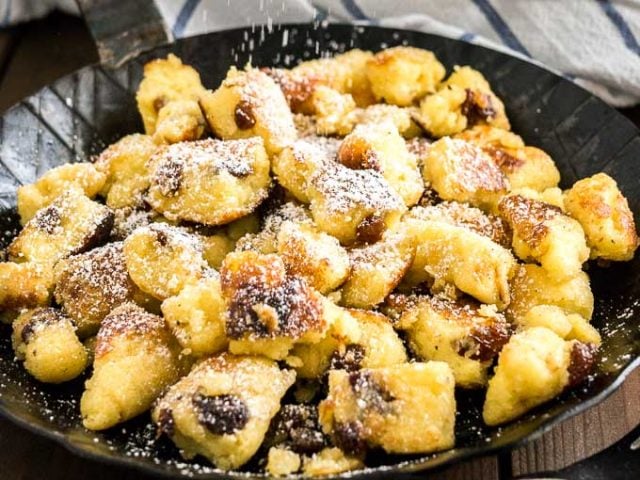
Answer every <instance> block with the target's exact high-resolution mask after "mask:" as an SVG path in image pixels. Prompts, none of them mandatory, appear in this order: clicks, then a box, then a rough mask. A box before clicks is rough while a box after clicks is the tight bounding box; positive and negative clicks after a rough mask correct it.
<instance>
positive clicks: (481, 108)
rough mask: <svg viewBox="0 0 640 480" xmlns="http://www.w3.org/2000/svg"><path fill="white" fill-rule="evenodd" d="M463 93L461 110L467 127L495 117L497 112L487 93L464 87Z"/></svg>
mask: <svg viewBox="0 0 640 480" xmlns="http://www.w3.org/2000/svg"><path fill="white" fill-rule="evenodd" d="M465 93H466V98H465V100H464V103H463V104H462V107H461V111H462V114H463V115H464V116H465V117H467V121H468V123H469V127H473V126H474V125H477V124H478V123H480V122H483V121H487V120H490V119H493V118H495V116H496V113H497V112H496V110H495V108H494V107H493V102H492V101H491V97H490V96H489V95H487V94H485V93H482V92H479V91H473V90H471V89H470V88H467V89H465Z"/></svg>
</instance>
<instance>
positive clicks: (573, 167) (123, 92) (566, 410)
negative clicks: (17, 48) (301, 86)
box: [0, 25, 640, 478]
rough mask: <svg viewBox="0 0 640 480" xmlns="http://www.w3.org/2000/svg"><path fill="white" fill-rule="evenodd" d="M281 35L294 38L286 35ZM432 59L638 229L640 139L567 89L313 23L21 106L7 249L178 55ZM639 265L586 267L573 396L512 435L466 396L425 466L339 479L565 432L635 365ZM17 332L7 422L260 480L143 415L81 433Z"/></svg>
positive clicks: (444, 48) (501, 64)
mask: <svg viewBox="0 0 640 480" xmlns="http://www.w3.org/2000/svg"><path fill="white" fill-rule="evenodd" d="M285 32H286V33H285ZM401 44H406V45H413V46H417V47H422V48H427V49H430V50H432V51H434V53H435V54H436V55H437V56H438V58H439V59H440V61H441V62H443V63H444V64H445V66H446V67H447V68H448V69H451V68H452V67H453V66H454V65H457V64H459V65H466V64H468V65H471V66H473V67H474V68H476V69H478V70H480V71H481V72H482V73H483V74H484V75H485V76H486V77H487V79H488V80H489V81H490V83H491V85H492V87H493V88H494V90H495V91H496V93H497V94H498V96H500V97H501V98H502V99H503V100H504V102H505V105H506V107H507V112H508V115H509V118H510V120H511V122H512V126H513V130H514V131H515V132H517V133H519V134H521V135H522V136H523V137H524V140H525V142H526V143H527V144H531V145H535V146H537V147H540V148H542V149H543V150H545V151H547V152H548V153H549V154H550V155H551V156H552V157H553V158H554V159H555V161H556V164H557V166H558V168H559V170H560V172H561V174H562V179H563V183H562V186H563V187H567V186H569V185H571V184H572V183H573V182H574V181H575V180H577V179H579V178H583V177H586V176H589V175H591V174H594V173H596V172H599V171H605V172H607V173H608V174H610V175H611V176H612V177H614V178H615V179H616V180H617V181H618V184H619V186H620V188H621V190H622V191H623V193H624V194H625V195H626V196H627V198H628V199H629V203H630V206H631V208H632V210H633V211H634V214H635V220H636V223H637V224H640V215H639V214H640V132H639V131H638V130H637V129H636V127H635V126H634V125H633V124H632V123H631V122H629V121H628V120H627V119H626V118H624V117H623V116H622V115H621V114H619V113H618V112H616V111H615V110H614V109H612V108H611V107H609V106H607V105H605V104H604V103H603V102H602V101H600V100H599V99H597V98H595V97H594V96H592V95H591V94H590V93H588V92H586V91H585V90H583V89H581V88H579V87H577V86H576V85H574V84H573V83H571V82H569V81H568V80H565V79H563V78H561V77H559V76H557V75H554V74H552V73H550V72H548V71H546V70H544V69H542V68H539V67H537V66H535V65H533V64H530V63H528V62H525V61H522V60H519V59H516V58H513V57H510V56H508V55H505V54H502V53H498V52H495V51H492V50H488V49H485V48H482V47H478V46H475V45H471V44H468V43H464V42H461V41H457V40H451V39H446V38H442V37H438V36H434V35H428V34H424V33H419V32H412V31H404V30H393V29H386V28H379V27H354V26H347V25H330V26H321V27H320V28H316V26H313V25H289V26H283V27H277V28H275V29H273V30H272V31H271V32H269V31H267V29H266V28H260V27H257V28H254V29H252V28H244V29H236V30H229V31H225V32H218V33H211V34H206V35H202V36H198V37H192V38H188V39H184V40H180V41H178V42H176V43H175V44H172V45H169V46H165V47H161V48H158V49H155V50H154V51H152V52H149V53H147V54H144V55H142V56H141V57H139V58H137V59H134V60H133V61H131V62H129V63H127V64H125V65H124V66H123V67H121V68H119V69H117V70H115V71H112V70H111V71H107V70H105V69H103V68H101V67H99V66H92V67H87V68H84V69H82V70H80V71H78V72H76V73H74V74H72V75H70V76H67V77H64V78H62V79H60V80H58V81H56V82H55V83H53V84H52V85H50V86H48V87H46V88H44V89H42V90H41V91H39V92H37V93H36V94H35V95H33V96H31V97H29V98H26V99H25V100H23V101H22V102H21V103H19V104H18V105H16V106H14V107H13V108H11V109H10V110H9V111H7V112H6V113H5V114H4V116H3V117H2V118H0V234H1V235H0V239H1V242H2V244H1V246H4V245H6V244H7V243H8V241H9V240H10V239H11V237H12V236H14V235H15V233H16V228H17V225H18V223H17V216H16V209H15V205H16V198H15V189H16V187H17V186H19V185H20V184H26V183H31V182H33V181H34V180H35V179H36V178H37V177H38V176H40V175H42V174H43V173H44V172H45V171H47V170H48V169H50V168H52V167H55V166H57V165H60V164H63V163H66V162H73V161H83V160H87V159H89V158H90V157H91V156H92V155H95V154H97V153H99V152H100V151H101V150H102V149H103V148H104V147H105V146H106V145H108V144H109V143H111V142H113V141H114V140H116V139H118V138H119V137H120V136H122V135H125V134H128V133H132V132H135V131H142V123H141V121H140V118H139V115H138V112H137V110H136V106H135V91H136V89H137V86H138V83H139V81H140V79H141V75H142V66H143V64H144V63H145V62H146V61H147V60H149V59H152V58H156V57H159V56H165V55H166V54H167V53H169V52H174V53H176V54H177V55H178V56H180V57H181V58H182V59H183V61H184V62H185V63H187V64H190V65H193V66H194V67H196V69H197V70H198V71H199V72H200V74H201V76H202V80H203V83H204V85H205V86H206V87H208V88H214V87H216V86H217V85H218V83H219V82H220V81H221V80H222V79H223V78H224V76H225V73H226V71H227V69H228V68H229V66H231V65H239V66H242V65H244V64H245V63H246V62H248V61H250V62H251V63H252V64H253V65H258V66H271V65H275V66H292V65H295V63H297V61H299V60H305V59H309V58H314V57H318V56H320V55H326V54H329V53H334V52H341V51H344V50H348V49H350V48H363V49H369V50H379V49H381V48H385V47H389V46H395V45H401ZM639 257H640V256H637V257H636V259H635V260H634V261H632V262H630V263H625V264H620V265H614V266H612V267H610V268H607V269H603V268H599V267H597V266H596V265H589V266H588V268H589V274H590V276H591V278H592V287H593V290H594V294H595V297H596V309H595V315H594V319H593V324H594V325H595V326H597V327H598V328H599V329H600V331H601V332H602V333H603V346H602V349H601V356H600V359H599V363H598V366H597V372H596V373H595V375H593V377H592V378H591V379H590V380H589V382H588V383H586V384H585V385H584V387H583V388H580V389H578V390H577V391H574V392H571V393H568V394H565V395H563V396H562V397H561V398H560V399H558V400H555V401H553V402H550V403H548V404H546V405H544V406H542V407H540V408H538V409H536V410H535V411H533V412H531V413H530V414H528V415H525V416H524V417H523V418H522V419H520V420H519V421H517V422H514V423H512V424H510V425H508V426H506V427H504V428H488V427H486V426H484V425H483V423H482V421H481V416H480V413H481V409H482V401H483V394H482V393H480V392H478V393H468V392H458V393H457V400H458V410H459V414H458V417H457V426H456V431H457V441H456V448H455V449H452V450H449V451H446V452H442V453H438V454H434V455H429V456H426V457H425V456H414V457H393V456H388V455H382V454H379V453H373V454H370V455H369V458H368V459H367V463H368V464H369V465H371V468H369V469H367V470H365V471H360V472H354V473H353V474H346V475H343V476H342V477H343V478H344V477H354V478H359V477H365V476H366V477H368V478H380V477H393V478H397V477H398V476H399V475H400V474H401V473H403V474H405V475H406V476H407V477H411V476H412V474H415V472H417V471H421V470H425V469H429V468H433V467H436V466H440V465H443V464H446V463H450V462H453V461H456V460H460V459H463V458H467V457H470V456H475V455H486V454H488V453H490V452H493V451H496V450H498V449H502V448H507V447H512V446H514V445H516V444H519V443H522V442H523V441H525V440H528V439H532V438H535V437H537V436H539V435H541V434H542V433H543V432H544V431H546V430H548V429H549V428H551V426H553V425H554V424H556V423H557V422H559V421H561V420H563V419H565V418H567V417H569V416H571V415H575V414H577V413H579V412H581V411H583V410H585V409H586V408H588V407H590V406H592V405H593V404H595V403H597V402H598V401H600V400H602V399H604V398H605V397H606V396H607V395H609V394H610V393H611V392H612V391H613V390H614V389H615V388H617V387H618V386H619V385H620V384H621V383H622V380H623V379H624V377H625V376H626V375H627V374H628V373H629V372H630V371H631V369H632V368H634V367H635V366H637V365H638V364H639V363H640V357H639V356H640V281H639V278H640V275H639V274H640V258H639ZM9 335H10V329H9V328H8V327H7V326H2V327H1V328H0V413H1V414H4V415H5V416H7V417H9V418H11V419H13V420H14V421H16V422H18V423H20V424H21V425H23V426H25V427H26V428H29V429H31V430H33V431H36V432H37V433H39V434H42V435H45V436H48V437H51V438H54V439H55V440H57V441H59V442H61V443H62V444H64V445H65V446H66V447H67V448H69V449H71V450H72V451H74V452H76V453H78V454H80V455H84V456H89V457H92V458H95V459H98V460H102V461H107V462H113V463H118V464H121V465H129V466H132V467H137V468H141V469H143V470H145V471H148V472H155V473H159V474H164V475H179V474H186V475H193V476H196V477H198V478H230V477H243V478H247V477H253V476H255V475H257V474H255V473H252V471H253V472H255V471H256V468H257V465H256V464H255V463H254V464H253V465H250V466H249V467H248V468H247V469H246V470H247V471H246V472H244V473H231V474H225V473H223V472H220V471H218V470H215V469H214V468H212V467H210V466H209V465H208V464H207V463H206V462H205V461H198V460H196V461H195V462H184V461H182V460H181V459H180V456H179V454H178V452H177V450H176V449H175V448H174V447H173V446H172V445H171V444H170V442H168V441H166V440H163V439H161V440H158V441H156V440H155V431H154V429H153V428H152V427H151V426H150V425H149V418H148V415H146V414H145V415H142V416H141V417H140V418H138V419H134V420H133V421H129V422H127V423H126V424H123V425H121V426H118V427H116V428H114V429H112V430H109V431H107V432H104V433H99V434H96V433H92V432H88V431H86V430H84V429H83V428H82V426H81V423H80V417H79V412H78V410H79V406H78V403H79V402H78V399H79V396H80V393H81V391H82V382H83V381H84V378H81V379H77V380H76V381H74V382H71V383H69V384H66V385H63V386H50V385H43V384H39V383H38V382H36V381H35V380H33V379H32V378H31V377H29V375H27V374H26V372H25V371H24V370H23V368H22V366H21V365H19V363H17V362H16V361H14V355H13V352H12V350H11V344H10V339H9Z"/></svg>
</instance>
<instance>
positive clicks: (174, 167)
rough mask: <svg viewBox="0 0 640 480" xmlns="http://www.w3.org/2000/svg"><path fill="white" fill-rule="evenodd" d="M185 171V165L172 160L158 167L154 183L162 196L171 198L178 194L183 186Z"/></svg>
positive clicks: (167, 160) (168, 159)
mask: <svg viewBox="0 0 640 480" xmlns="http://www.w3.org/2000/svg"><path fill="white" fill-rule="evenodd" d="M183 171H184V164H183V163H182V162H179V161H176V160H173V159H171V158H167V159H165V160H164V161H162V162H161V163H160V165H158V169H157V170H156V173H155V178H154V182H155V183H156V184H157V185H158V190H160V193H161V194H162V195H164V196H165V197H171V196H174V195H176V194H177V193H178V190H180V186H181V185H182V175H183Z"/></svg>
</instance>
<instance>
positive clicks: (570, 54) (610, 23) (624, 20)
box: [0, 0, 640, 107]
mask: <svg viewBox="0 0 640 480" xmlns="http://www.w3.org/2000/svg"><path fill="white" fill-rule="evenodd" d="M156 1H157V4H158V7H159V9H160V12H161V13H162V15H163V16H164V18H165V21H166V23H167V25H169V27H170V28H171V29H172V31H173V34H174V36H175V37H177V38H181V37H185V36H189V35H195V34H198V33H204V32H208V31H212V30H221V29H224V28H232V27H239V26H245V25H249V24H252V23H256V24H268V23H272V24H276V23H282V22H306V21H312V20H316V21H317V20H328V21H337V22H358V23H362V24H373V25H382V26H388V27H396V28H407V29H412V30H421V31H424V32H429V33H435V34H439V35H443V36H447V37H451V38H457V39H460V40H464V41H468V42H472V43H477V44H480V45H484V46H488V47H491V48H496V49H501V50H508V51H509V52H510V53H512V54H516V55H518V56H520V57H524V58H526V59H528V60H530V61H534V62H538V63H541V64H544V65H546V66H548V67H550V68H551V69H553V70H555V71H557V72H561V73H562V74H564V75H565V76H566V77H568V78H570V79H572V80H573V81H575V82H576V83H578V84H580V85H582V86H583V87H585V88H587V89H588V90H590V91H592V92H593V93H595V94H596V95H598V96H600V97H601V98H603V99H604V100H605V101H607V102H608V103H610V104H612V105H614V106H617V107H625V106H631V105H635V104H637V103H640V43H639V41H638V39H640V0H399V1H388V0H156ZM56 4H57V5H63V6H65V7H66V8H68V9H73V8H74V3H73V0H0V21H1V22H4V23H5V24H6V23H11V22H15V21H17V20H21V19H24V18H27V17H28V16H30V15H37V14H42V13H43V12H44V11H46V8H47V6H49V7H52V6H54V5H56ZM0 25H1V24H0Z"/></svg>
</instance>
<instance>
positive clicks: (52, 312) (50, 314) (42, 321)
mask: <svg viewBox="0 0 640 480" xmlns="http://www.w3.org/2000/svg"><path fill="white" fill-rule="evenodd" d="M64 319H65V317H64V316H63V315H62V313H60V312H59V311H58V310H56V309H54V308H38V309H37V310H35V311H34V312H33V313H32V314H31V317H30V318H29V320H28V321H27V323H25V324H24V326H23V327H22V331H21V332H20V338H21V339H22V341H23V342H24V343H28V342H29V340H31V339H32V338H33V335H34V333H35V329H36V327H38V326H40V325H43V326H44V325H52V324H54V323H57V322H60V321H62V320H64Z"/></svg>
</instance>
